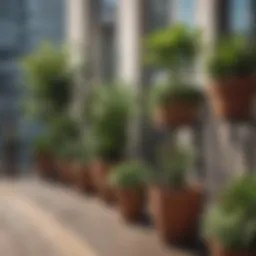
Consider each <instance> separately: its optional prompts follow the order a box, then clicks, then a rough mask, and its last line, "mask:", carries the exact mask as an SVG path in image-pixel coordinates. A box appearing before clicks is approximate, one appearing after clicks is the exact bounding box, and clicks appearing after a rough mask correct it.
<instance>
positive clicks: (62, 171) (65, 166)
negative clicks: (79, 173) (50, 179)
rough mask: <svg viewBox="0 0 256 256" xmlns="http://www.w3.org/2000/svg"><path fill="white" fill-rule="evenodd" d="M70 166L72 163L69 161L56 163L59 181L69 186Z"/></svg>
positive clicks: (70, 180) (70, 178) (70, 179)
mask: <svg viewBox="0 0 256 256" xmlns="http://www.w3.org/2000/svg"><path fill="white" fill-rule="evenodd" d="M72 165H73V163H72V162H71V161H61V162H59V163H58V166H59V177H60V180H61V181H62V182H63V183H65V184H71V183H72V181H73V177H72Z"/></svg>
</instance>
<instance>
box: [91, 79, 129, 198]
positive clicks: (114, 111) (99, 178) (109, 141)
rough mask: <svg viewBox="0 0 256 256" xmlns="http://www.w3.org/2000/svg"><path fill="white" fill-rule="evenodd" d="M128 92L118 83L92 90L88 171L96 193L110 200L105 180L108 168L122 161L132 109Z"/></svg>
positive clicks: (110, 193)
mask: <svg viewBox="0 0 256 256" xmlns="http://www.w3.org/2000/svg"><path fill="white" fill-rule="evenodd" d="M130 95H131V94H130V92H129V91H128V90H127V88H125V87H124V86H122V85H116V84H113V85H104V86H102V87H101V88H99V90H98V91H97V93H96V96H95V99H94V104H93V108H92V117H91V118H92V130H93V138H94V141H95V145H94V147H95V155H96V161H95V163H94V164H93V168H92V172H93V177H94V181H95V184H96V186H97V189H98V191H99V193H100V195H101V196H102V197H103V199H105V200H106V201H112V200H114V194H113V191H112V189H111V188H110V186H109V183H108V176H109V172H110V170H111V168H112V167H113V166H115V165H116V164H117V163H119V162H120V161H122V159H123V156H124V152H125V148H126V141H127V130H128V128H127V127H128V122H129V119H130V113H131V108H132V102H131V97H130Z"/></svg>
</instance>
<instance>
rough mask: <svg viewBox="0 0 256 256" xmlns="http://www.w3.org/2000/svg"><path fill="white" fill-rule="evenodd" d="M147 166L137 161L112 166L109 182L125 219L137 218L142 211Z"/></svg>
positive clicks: (132, 219)
mask: <svg viewBox="0 0 256 256" xmlns="http://www.w3.org/2000/svg"><path fill="white" fill-rule="evenodd" d="M147 175H148V167H147V166H146V165H145V164H144V163H142V162H139V161H133V162H125V163H123V164H120V165H117V166H116V167H115V168H113V170H112V172H111V175H110V184H111V186H113V187H114V188H115V191H116V193H117V201H118V204H119V208H120V212H121V214H122V216H123V218H124V219H125V220H126V221H134V220H137V219H138V218H139V217H140V216H141V214H142V211H143V206H144V188H145V182H146V178H147Z"/></svg>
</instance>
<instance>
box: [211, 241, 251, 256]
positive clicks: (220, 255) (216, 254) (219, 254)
mask: <svg viewBox="0 0 256 256" xmlns="http://www.w3.org/2000/svg"><path fill="white" fill-rule="evenodd" d="M210 255H211V256H255V255H256V251H255V252H248V251H243V250H234V251H231V250H226V249H225V248H224V247H223V246H221V244H220V243H211V244H210Z"/></svg>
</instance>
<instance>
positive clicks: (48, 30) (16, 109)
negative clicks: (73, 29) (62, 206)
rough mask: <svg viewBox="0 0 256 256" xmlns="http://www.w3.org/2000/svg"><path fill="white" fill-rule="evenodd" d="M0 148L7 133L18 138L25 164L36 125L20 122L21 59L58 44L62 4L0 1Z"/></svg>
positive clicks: (62, 30)
mask: <svg viewBox="0 0 256 256" xmlns="http://www.w3.org/2000/svg"><path fill="white" fill-rule="evenodd" d="M0 33H1V37H0V119H1V125H0V146H1V148H2V146H3V139H4V138H5V137H6V136H8V134H9V133H10V132H11V133H12V135H14V134H16V135H17V136H18V141H19V148H21V145H22V150H20V151H19V152H20V154H19V155H20V160H21V161H22V163H24V164H25V163H26V162H28V159H29V147H28V145H29V143H30V138H31V136H32V135H33V132H36V130H37V129H38V128H37V125H36V124H35V123H34V122H29V121H28V120H26V119H24V118H23V112H22V108H21V99H22V96H23V95H24V93H26V92H25V91H24V80H23V78H22V74H21V72H20V68H19V65H20V63H19V62H20V59H21V57H22V56H23V55H24V54H26V53H29V52H30V51H32V50H34V49H35V48H36V47H37V46H38V45H39V44H40V43H42V42H43V41H51V42H53V43H55V44H58V45H59V44H62V43H63V40H64V38H65V0H43V1H42V0H0Z"/></svg>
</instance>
